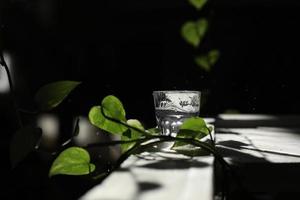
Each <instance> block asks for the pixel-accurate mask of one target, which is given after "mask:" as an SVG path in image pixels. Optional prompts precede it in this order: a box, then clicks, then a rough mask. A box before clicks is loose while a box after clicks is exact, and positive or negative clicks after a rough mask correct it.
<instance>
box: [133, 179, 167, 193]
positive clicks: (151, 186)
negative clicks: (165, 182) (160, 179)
mask: <svg viewBox="0 0 300 200" xmlns="http://www.w3.org/2000/svg"><path fill="white" fill-rule="evenodd" d="M138 187H139V191H140V192H147V191H149V190H156V189H158V188H161V187H162V186H161V184H158V183H154V182H148V181H141V182H138Z"/></svg>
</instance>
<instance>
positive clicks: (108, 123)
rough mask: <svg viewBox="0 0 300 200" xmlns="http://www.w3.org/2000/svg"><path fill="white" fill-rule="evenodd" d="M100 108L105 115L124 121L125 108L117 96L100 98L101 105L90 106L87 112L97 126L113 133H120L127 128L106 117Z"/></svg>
mask: <svg viewBox="0 0 300 200" xmlns="http://www.w3.org/2000/svg"><path fill="white" fill-rule="evenodd" d="M101 108H102V110H103V112H104V114H105V115H106V116H108V117H111V118H114V119H117V120H119V121H122V122H126V117H125V110H124V108H123V105H122V103H121V101H120V100H119V99H118V98H117V97H115V96H112V95H110V96H107V97H105V98H104V99H103V100H102V103H101V106H94V107H92V108H91V110H90V112H89V120H90V122H91V123H92V124H93V125H95V126H97V127H98V128H100V129H102V130H105V131H107V132H109V133H113V134H118V135H121V134H122V133H124V132H125V131H126V130H127V129H128V128H127V127H125V126H124V125H122V124H119V123H117V122H114V121H112V120H109V119H107V118H106V117H105V116H104V115H103V114H102V111H101Z"/></svg>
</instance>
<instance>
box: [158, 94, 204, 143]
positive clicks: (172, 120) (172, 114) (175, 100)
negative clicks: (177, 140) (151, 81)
mask: <svg viewBox="0 0 300 200" xmlns="http://www.w3.org/2000/svg"><path fill="white" fill-rule="evenodd" d="M200 97H201V93H200V91H189V90H168V91H154V92H153V99H154V106H155V117H156V123H157V126H158V128H159V129H160V131H161V134H162V135H170V136H174V137H175V136H176V134H177V132H178V131H179V127H180V126H181V125H182V123H183V121H184V120H185V119H187V118H190V117H196V116H198V115H199V111H200ZM169 145H170V143H169Z"/></svg>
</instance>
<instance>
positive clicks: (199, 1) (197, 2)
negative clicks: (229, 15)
mask: <svg viewBox="0 0 300 200" xmlns="http://www.w3.org/2000/svg"><path fill="white" fill-rule="evenodd" d="M189 3H190V4H191V5H193V6H194V7H195V8H196V9H197V10H201V9H202V8H203V6H204V5H205V4H206V3H207V0H189Z"/></svg>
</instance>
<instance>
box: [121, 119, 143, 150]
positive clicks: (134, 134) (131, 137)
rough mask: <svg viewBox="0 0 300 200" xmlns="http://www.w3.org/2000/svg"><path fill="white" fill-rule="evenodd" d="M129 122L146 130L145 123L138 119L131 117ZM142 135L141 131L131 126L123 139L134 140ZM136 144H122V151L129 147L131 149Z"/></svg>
mask: <svg viewBox="0 0 300 200" xmlns="http://www.w3.org/2000/svg"><path fill="white" fill-rule="evenodd" d="M127 124H128V125H130V126H133V127H135V128H138V129H140V130H142V131H144V130H145V129H144V127H143V125H142V124H141V122H140V121H138V120H136V119H129V120H127ZM141 136H142V134H141V133H140V132H138V131H136V130H134V129H132V128H130V129H128V130H127V131H126V132H125V133H123V135H122V137H121V139H122V140H124V141H127V140H134V139H138V138H139V137H141ZM134 145H135V142H131V143H125V144H122V145H121V149H122V152H125V151H127V150H128V149H130V148H131V147H133V146H134Z"/></svg>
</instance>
